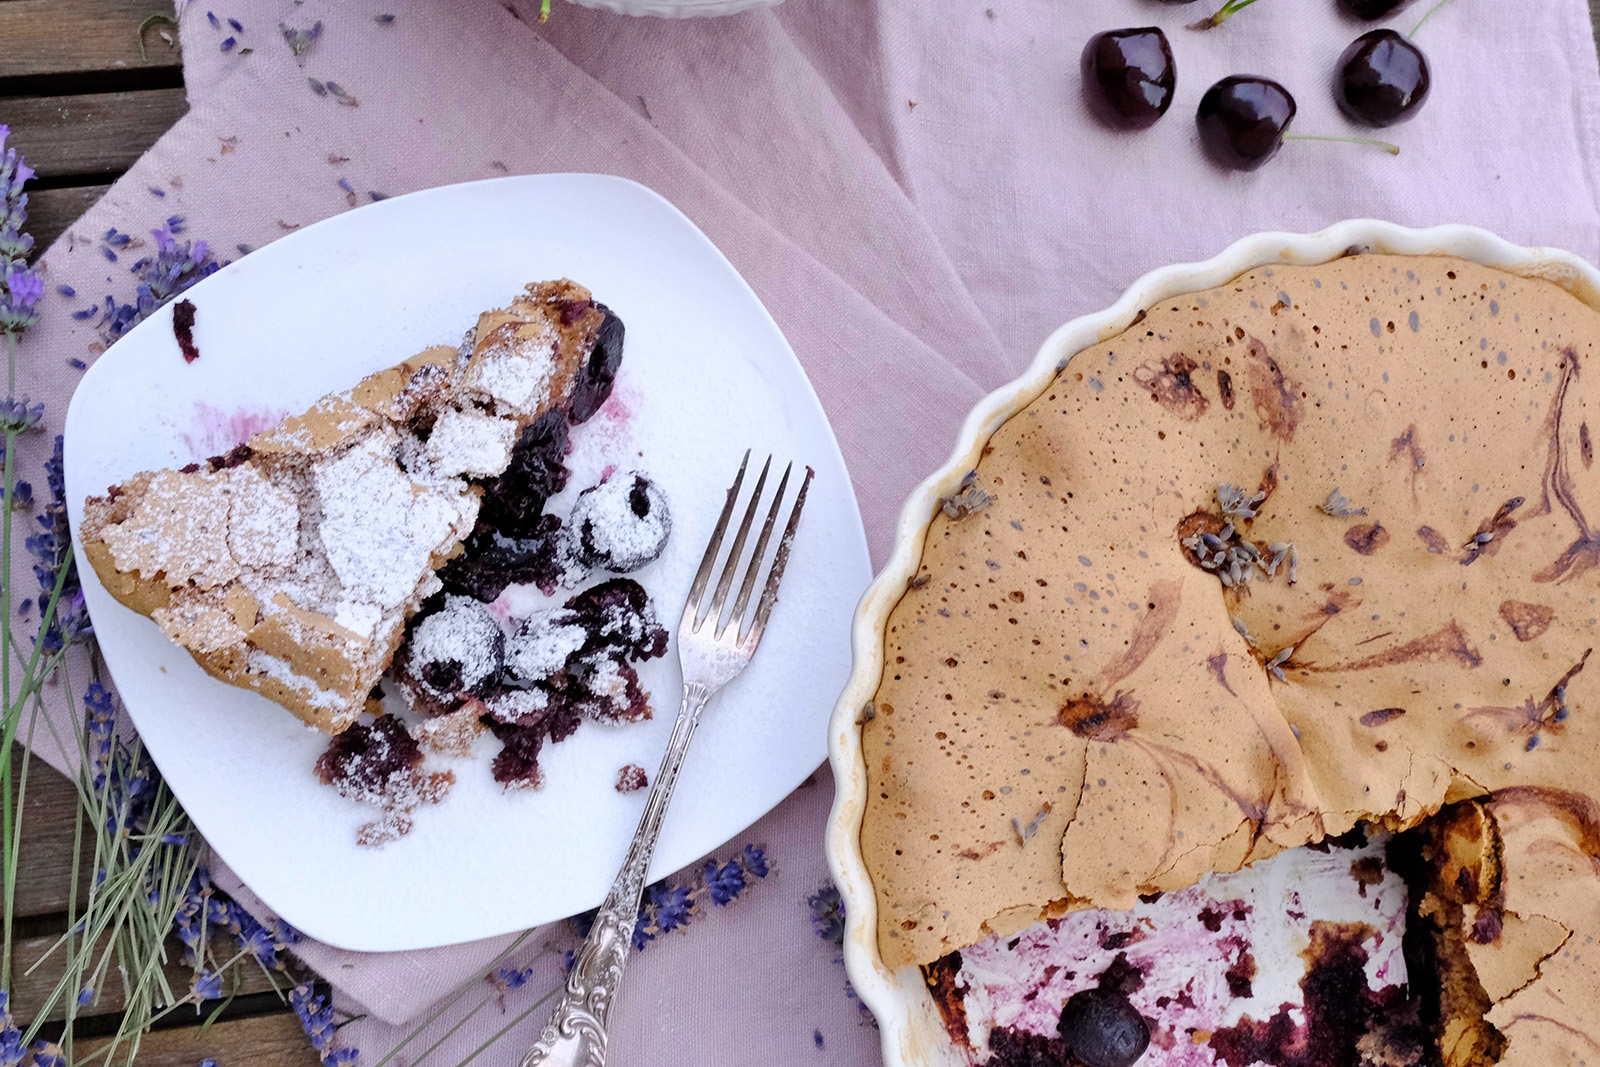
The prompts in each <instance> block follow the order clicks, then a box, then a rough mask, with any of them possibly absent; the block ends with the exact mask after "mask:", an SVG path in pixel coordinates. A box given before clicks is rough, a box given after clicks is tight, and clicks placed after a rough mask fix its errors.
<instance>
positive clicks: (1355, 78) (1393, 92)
mask: <svg viewBox="0 0 1600 1067" xmlns="http://www.w3.org/2000/svg"><path fill="white" fill-rule="evenodd" d="M1428 84H1429V78H1428V57H1427V56H1425V55H1423V54H1422V49H1420V48H1418V47H1417V46H1416V45H1414V44H1412V43H1411V42H1410V41H1409V40H1407V39H1406V38H1404V37H1402V36H1400V35H1399V34H1398V33H1395V32H1394V31H1393V30H1373V31H1372V32H1370V33H1363V34H1362V35H1361V36H1360V37H1357V38H1356V39H1355V40H1354V41H1351V42H1350V47H1349V48H1346V49H1345V50H1344V54H1343V55H1341V56H1340V57H1339V68H1338V71H1337V73H1336V74H1335V76H1334V82H1333V97H1334V99H1335V100H1336V101H1338V104H1339V110H1340V111H1343V112H1344V113H1345V114H1346V115H1349V116H1350V117H1351V118H1352V119H1355V120H1356V121H1357V122H1363V123H1366V124H1367V125H1368V126H1393V125H1394V124H1395V123H1397V122H1404V121H1405V120H1406V119H1409V118H1410V117H1411V116H1412V115H1415V114H1416V113H1417V111H1418V110H1419V109H1421V107H1422V104H1423V101H1425V100H1427V99H1428Z"/></svg>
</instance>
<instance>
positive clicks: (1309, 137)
mask: <svg viewBox="0 0 1600 1067" xmlns="http://www.w3.org/2000/svg"><path fill="white" fill-rule="evenodd" d="M1446 2H1448V0H1446ZM1283 139H1284V140H1285V141H1342V142H1344V143H1346V144H1365V145H1371V146H1372V147H1373V148H1381V149H1383V150H1384V151H1385V152H1387V153H1389V154H1390V155H1391V156H1398V155H1399V154H1400V146H1399V145H1397V144H1390V143H1389V142H1388V141H1374V140H1373V139H1372V138H1370V137H1330V136H1328V135H1327V134H1321V133H1286V134H1284V135H1283Z"/></svg>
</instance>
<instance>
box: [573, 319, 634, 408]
mask: <svg viewBox="0 0 1600 1067" xmlns="http://www.w3.org/2000/svg"><path fill="white" fill-rule="evenodd" d="M594 306H595V307H596V308H598V309H600V311H602V312H603V313H604V314H605V318H604V319H602V320H601V322H600V333H599V336H598V337H597V338H596V339H595V342H594V348H592V349H590V351H589V355H588V357H587V358H585V359H584V361H583V366H582V367H581V368H579V370H578V377H577V381H576V382H575V383H574V384H573V387H572V404H571V406H570V407H568V409H567V417H568V418H570V419H571V420H572V421H573V422H587V421H588V419H589V417H590V416H591V415H593V414H594V413H595V412H597V411H599V410H600V405H602V404H604V403H605V402H606V398H607V397H609V396H610V395H611V386H612V383H614V382H615V381H616V380H617V367H618V366H620V365H621V364H622V344H623V341H624V340H625V339H626V338H627V333H628V331H627V330H626V329H625V328H624V327H623V325H622V320H621V319H619V318H617V313H616V312H614V311H612V310H611V309H610V308H608V307H606V306H605V305H604V304H602V303H600V302H599V301H596V302H595V305H594Z"/></svg>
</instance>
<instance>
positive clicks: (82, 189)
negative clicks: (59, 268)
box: [28, 185, 111, 256]
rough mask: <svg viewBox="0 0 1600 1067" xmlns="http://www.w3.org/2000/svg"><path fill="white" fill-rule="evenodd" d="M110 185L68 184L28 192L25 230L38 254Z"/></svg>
mask: <svg viewBox="0 0 1600 1067" xmlns="http://www.w3.org/2000/svg"><path fill="white" fill-rule="evenodd" d="M109 188H111V186H109V185H69V186H66V187H65V188H62V189H39V190H37V191H30V192H29V193H28V232H29V233H31V234H33V248H34V254H35V255H36V256H37V255H38V254H39V253H41V252H43V251H44V250H45V249H46V248H49V247H50V242H52V241H54V240H55V239H56V238H57V237H60V236H61V235H62V234H63V233H65V232H66V231H67V227H68V226H71V225H72V224H73V223H74V222H76V221H77V219H78V216H80V215H82V214H83V213H84V212H85V211H88V210H89V209H90V208H91V207H93V206H94V203H95V201H96V200H99V199H100V198H101V197H102V196H104V195H105V193H106V190H107V189H109Z"/></svg>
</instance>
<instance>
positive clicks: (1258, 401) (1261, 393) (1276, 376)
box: [1250, 337, 1305, 441]
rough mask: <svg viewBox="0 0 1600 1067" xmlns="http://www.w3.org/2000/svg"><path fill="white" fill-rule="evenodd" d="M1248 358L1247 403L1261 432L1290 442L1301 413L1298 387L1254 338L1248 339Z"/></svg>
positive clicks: (1301, 407)
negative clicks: (1264, 431)
mask: <svg viewBox="0 0 1600 1067" xmlns="http://www.w3.org/2000/svg"><path fill="white" fill-rule="evenodd" d="M1250 356H1251V360H1250V403H1251V405H1252V406H1253V407H1254V408H1255V411H1256V415H1257V416H1259V417H1260V419H1261V428H1262V429H1264V430H1266V431H1267V432H1269V433H1271V434H1272V436H1274V437H1276V438H1278V439H1279V440H1282V441H1288V440H1291V439H1292V438H1293V437H1294V431H1295V428H1296V427H1298V426H1299V425H1300V416H1301V415H1302V414H1304V412H1305V402H1304V401H1303V400H1302V399H1301V398H1300V386H1299V384H1298V383H1296V382H1294V381H1292V380H1290V378H1289V377H1288V375H1286V374H1284V373H1283V368H1282V367H1280V366H1279V365H1278V361H1277V359H1275V358H1274V357H1273V356H1272V354H1271V353H1269V352H1268V351H1267V346H1266V345H1264V344H1262V343H1261V341H1260V340H1259V339H1258V338H1255V337H1252V338H1250Z"/></svg>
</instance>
